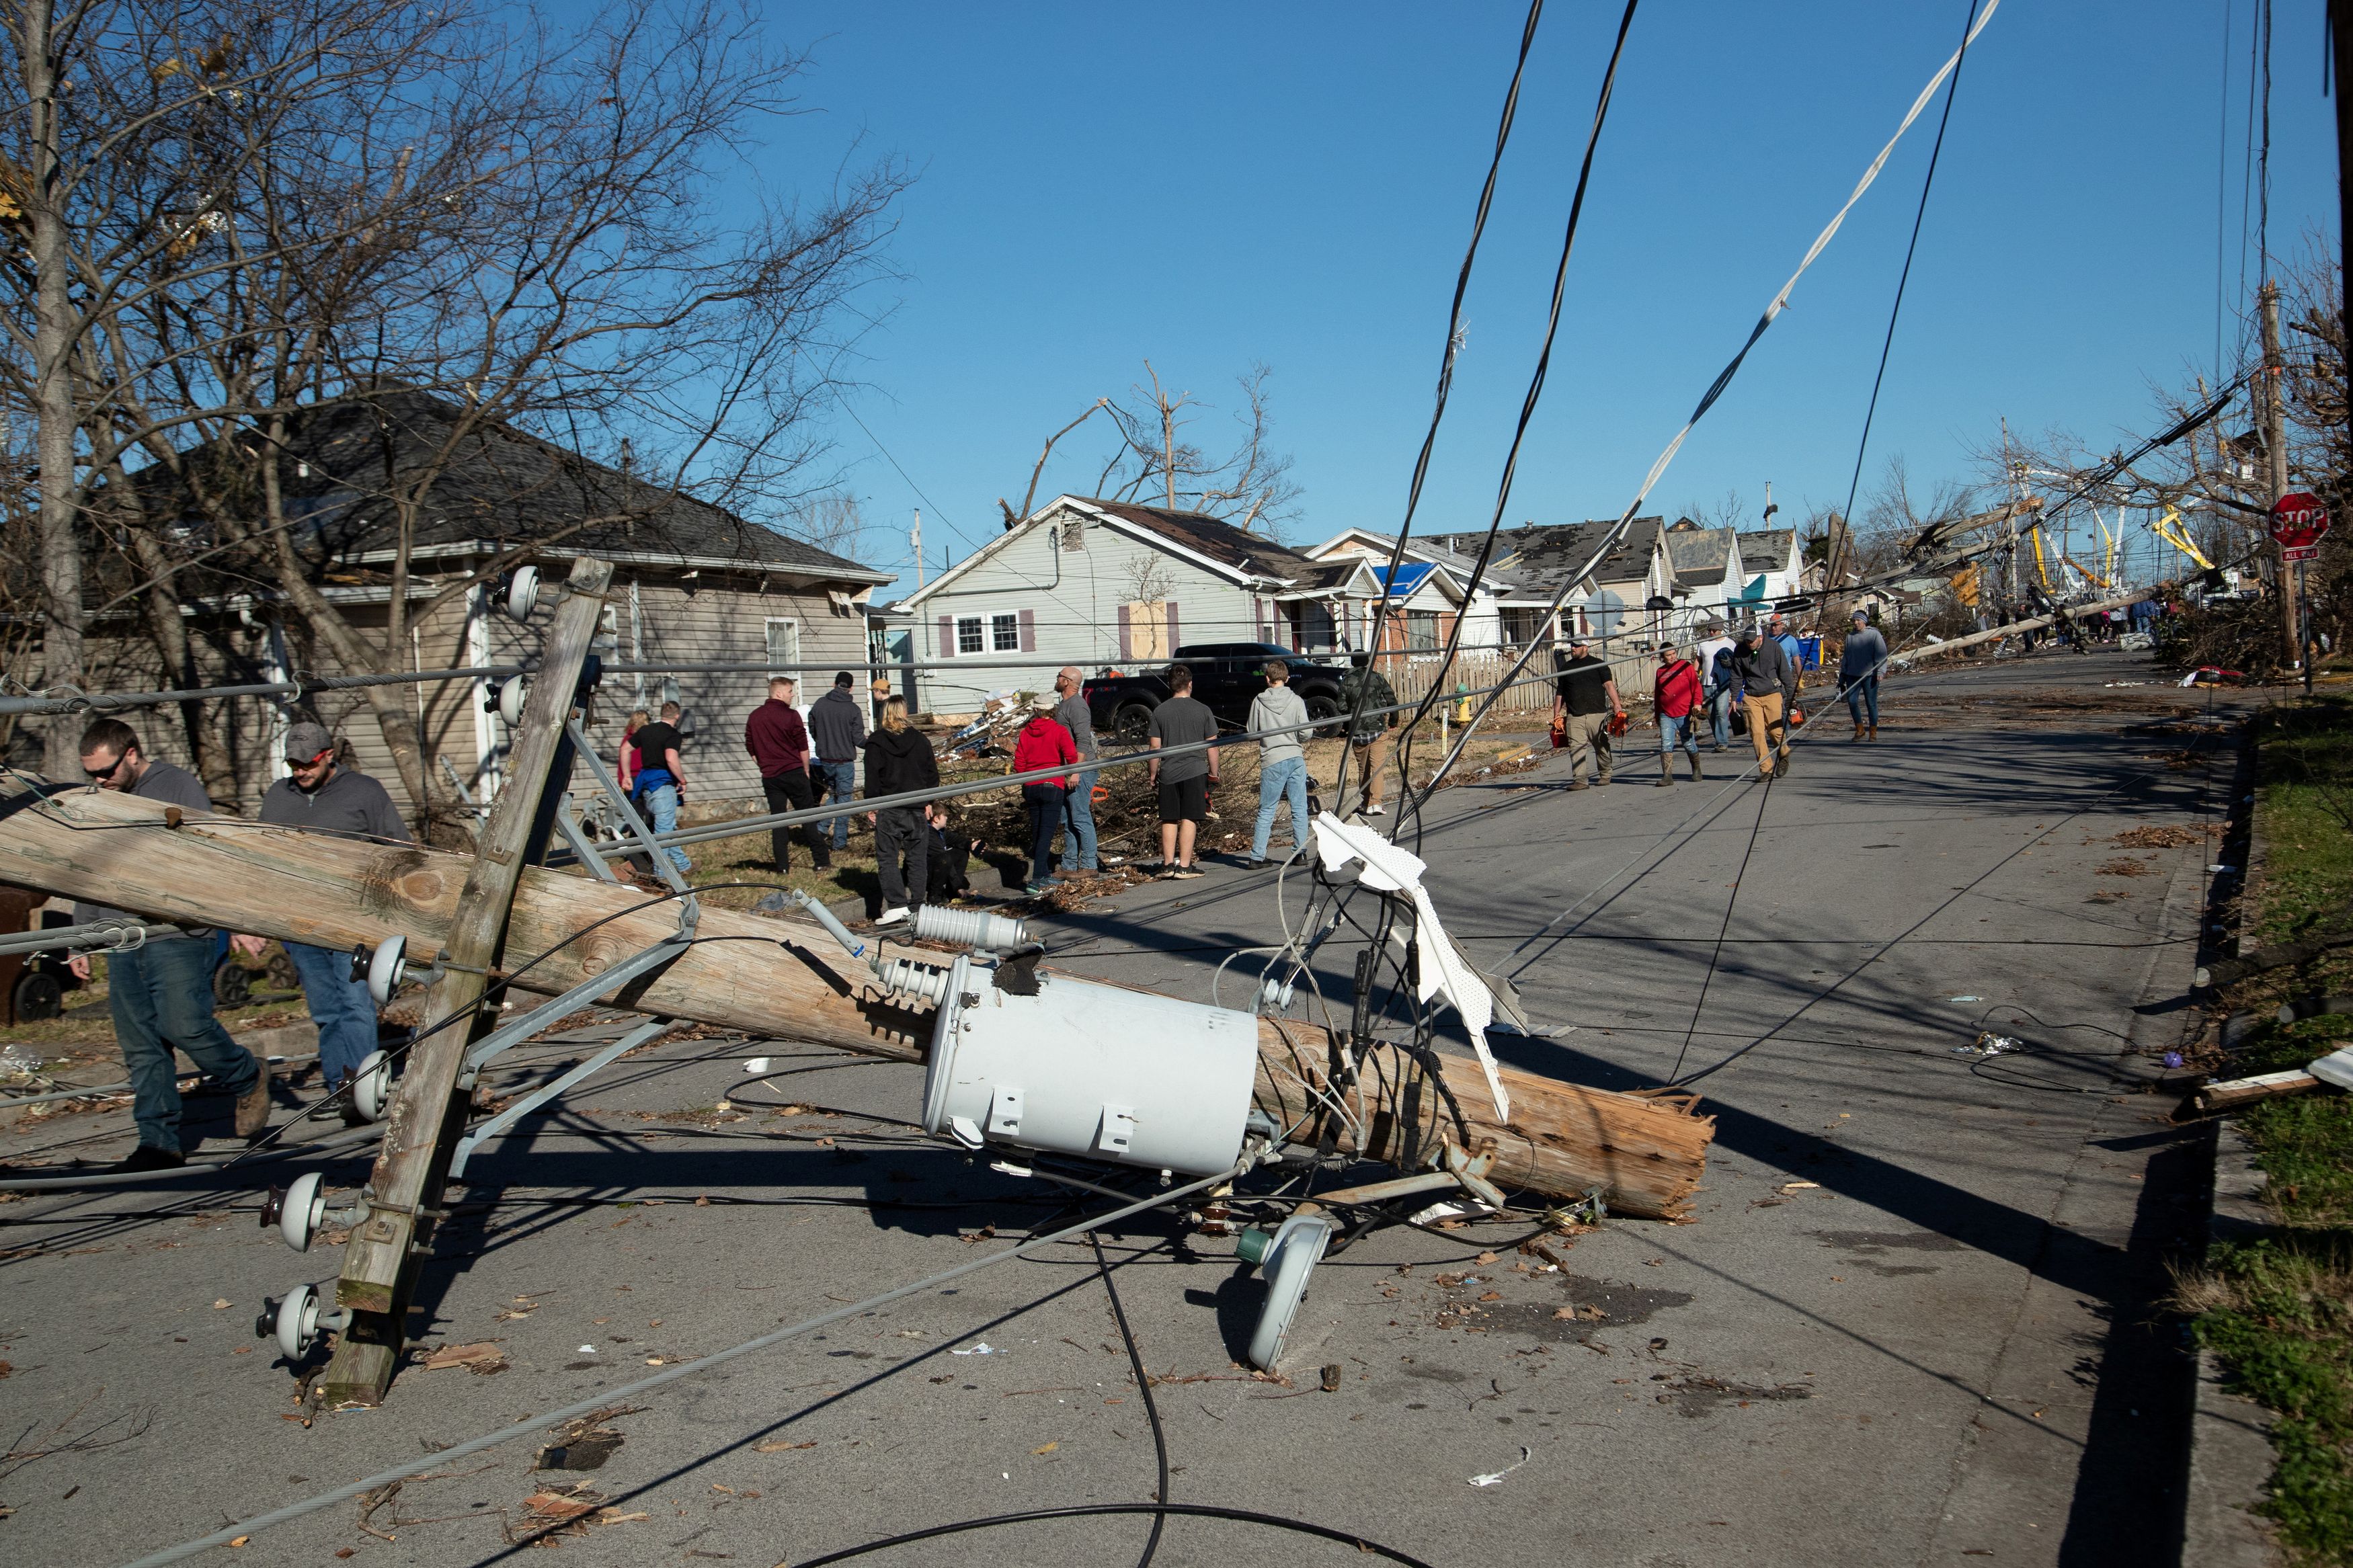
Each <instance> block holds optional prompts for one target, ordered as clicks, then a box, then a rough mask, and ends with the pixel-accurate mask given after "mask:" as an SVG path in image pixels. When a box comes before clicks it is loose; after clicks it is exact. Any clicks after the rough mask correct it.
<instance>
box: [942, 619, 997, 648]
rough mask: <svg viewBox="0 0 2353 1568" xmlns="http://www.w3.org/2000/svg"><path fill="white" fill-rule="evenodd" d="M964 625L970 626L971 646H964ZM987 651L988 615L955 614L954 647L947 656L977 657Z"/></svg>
mask: <svg viewBox="0 0 2353 1568" xmlns="http://www.w3.org/2000/svg"><path fill="white" fill-rule="evenodd" d="M966 626H970V627H971V628H972V639H973V646H972V647H969V648H967V647H965V646H964V629H965V627H966ZM987 652H988V617H987V616H956V617H955V648H954V649H953V651H951V652H950V653H949V655H948V657H949V658H979V657H981V656H982V655H984V654H986V653H987Z"/></svg>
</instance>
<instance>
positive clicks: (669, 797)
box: [645, 784, 694, 871]
mask: <svg viewBox="0 0 2353 1568" xmlns="http://www.w3.org/2000/svg"><path fill="white" fill-rule="evenodd" d="M645 804H646V814H647V815H648V816H651V817H652V818H653V819H654V831H655V832H656V833H673V832H676V831H677V829H678V785H676V784H664V785H662V786H661V787H660V788H659V789H653V790H648V791H647V792H646V797H645ZM670 859H671V860H673V861H675V862H676V863H677V865H678V868H679V869H680V870H681V871H691V870H693V869H694V862H693V861H691V860H690V859H688V858H686V851H685V850H683V849H681V848H679V847H677V846H676V845H672V846H670Z"/></svg>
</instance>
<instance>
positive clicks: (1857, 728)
mask: <svg viewBox="0 0 2353 1568" xmlns="http://www.w3.org/2000/svg"><path fill="white" fill-rule="evenodd" d="M1854 738H1855V739H1856V740H1858V741H1860V740H1862V724H1861V723H1860V722H1858V723H1857V724H1856V725H1855V727H1854Z"/></svg>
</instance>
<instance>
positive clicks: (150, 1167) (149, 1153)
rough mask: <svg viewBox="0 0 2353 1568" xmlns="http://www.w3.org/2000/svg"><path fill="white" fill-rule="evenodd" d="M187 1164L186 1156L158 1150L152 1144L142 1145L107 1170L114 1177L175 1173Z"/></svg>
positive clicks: (169, 1150) (174, 1150)
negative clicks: (142, 1172)
mask: <svg viewBox="0 0 2353 1568" xmlns="http://www.w3.org/2000/svg"><path fill="white" fill-rule="evenodd" d="M186 1163H188V1160H187V1156H186V1155H185V1154H183V1153H181V1152H179V1151H178V1150H177V1149H159V1148H157V1147H156V1146H155V1145H154V1144H153V1143H142V1144H141V1145H139V1147H138V1148H136V1149H133V1150H132V1151H131V1152H130V1153H128V1154H126V1155H124V1156H123V1157H122V1158H121V1159H120V1160H117V1161H116V1162H115V1163H113V1164H111V1165H110V1166H108V1167H107V1169H108V1170H109V1171H110V1172H111V1173H114V1174H116V1175H126V1176H127V1175H132V1174H134V1173H138V1172H141V1171H176V1170H178V1169H179V1168H180V1167H181V1166H183V1165H185V1164H186Z"/></svg>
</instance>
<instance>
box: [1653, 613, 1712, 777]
mask: <svg viewBox="0 0 2353 1568" xmlns="http://www.w3.org/2000/svg"><path fill="white" fill-rule="evenodd" d="M1651 702H1652V704H1653V705H1654V706H1655V707H1656V709H1657V710H1658V715H1659V787H1660V788H1661V789H1668V788H1672V786H1673V784H1674V782H1675V748H1676V747H1677V746H1678V745H1680V746H1682V747H1683V750H1684V751H1686V752H1690V753H1691V765H1692V782H1693V783H1694V784H1696V783H1698V782H1699V715H1700V709H1701V707H1702V706H1703V705H1704V695H1703V688H1702V683H1701V681H1700V677H1699V666H1697V665H1695V664H1694V663H1693V662H1692V661H1691V660H1689V659H1687V658H1681V657H1680V656H1678V655H1677V654H1676V652H1675V647H1674V645H1673V644H1672V643H1663V642H1662V643H1661V644H1660V645H1659V674H1658V679H1656V680H1655V681H1653V682H1652V683H1651Z"/></svg>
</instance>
